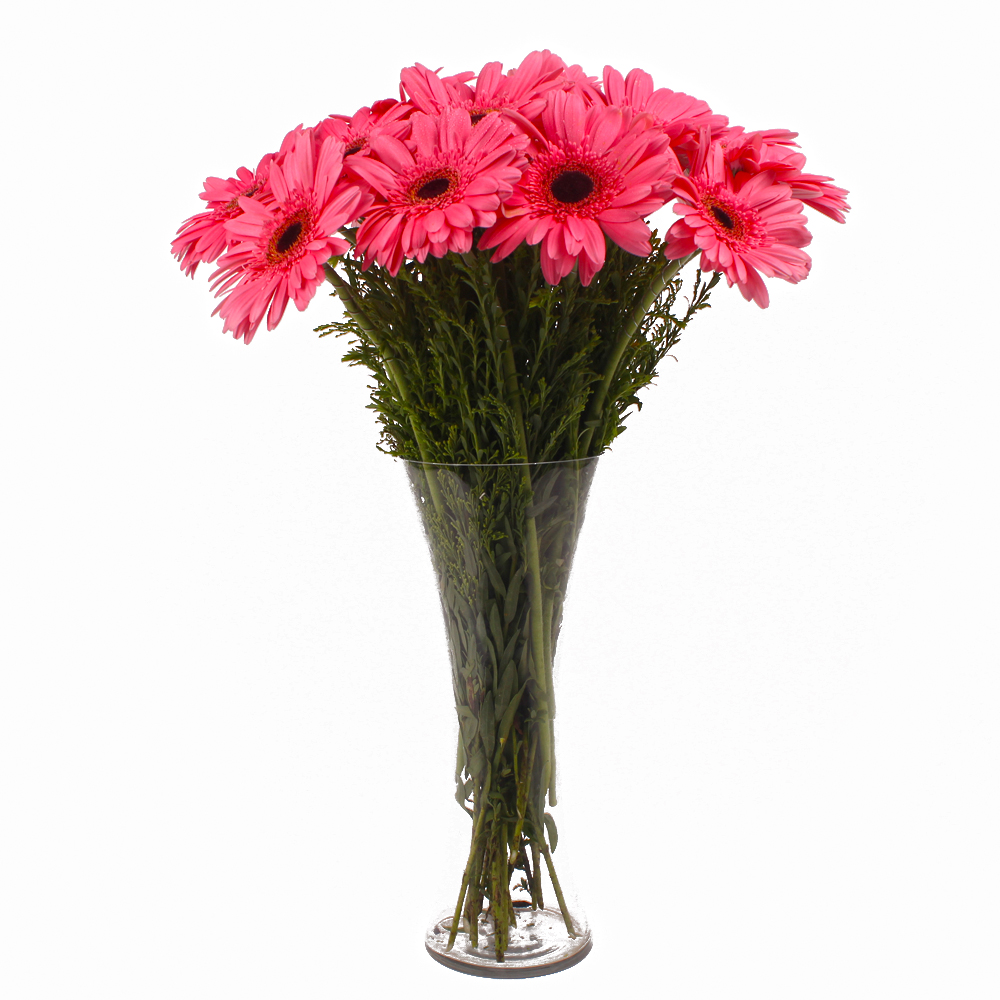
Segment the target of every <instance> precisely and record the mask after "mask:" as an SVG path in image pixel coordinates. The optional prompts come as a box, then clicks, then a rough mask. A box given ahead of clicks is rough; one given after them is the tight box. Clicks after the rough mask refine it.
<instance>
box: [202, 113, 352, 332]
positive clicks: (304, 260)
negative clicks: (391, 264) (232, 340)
mask: <svg viewBox="0 0 1000 1000" xmlns="http://www.w3.org/2000/svg"><path fill="white" fill-rule="evenodd" d="M285 148H286V151H285V154H284V158H283V160H282V162H281V163H280V164H278V163H273V164H272V166H271V173H270V187H271V191H272V193H273V195H274V201H273V203H271V204H265V203H263V202H259V201H254V200H252V199H250V198H246V197H241V198H240V199H239V205H240V208H242V209H243V214H242V215H240V216H237V217H236V218H234V219H231V220H229V221H228V222H226V229H227V231H228V232H229V233H230V234H231V235H232V236H233V237H234V239H235V241H236V242H235V244H234V246H233V247H232V249H231V250H230V251H229V252H228V253H227V254H226V255H225V256H224V257H222V258H221V259H220V260H219V269H218V270H217V271H216V272H215V274H213V275H212V278H213V279H214V280H215V284H214V285H213V287H214V288H216V289H217V291H216V294H217V295H222V294H223V293H227V294H226V297H225V298H224V299H223V300H222V302H221V303H219V305H218V306H217V307H216V309H215V312H216V313H218V314H219V315H221V316H222V318H223V319H224V320H225V325H224V327H223V329H224V330H231V331H232V333H233V336H234V337H236V338H237V339H239V338H240V337H242V338H243V339H244V341H245V342H246V343H248V344H249V343H250V341H251V339H252V338H253V335H254V334H255V333H256V332H257V328H258V327H259V326H260V324H261V323H262V322H263V320H264V317H265V315H266V316H267V328H268V329H269V330H273V329H274V328H275V327H276V326H277V325H278V323H279V322H280V320H281V317H282V316H283V315H284V312H285V307H286V306H287V305H288V301H289V299H291V301H293V302H294V303H295V305H296V307H297V308H298V309H300V310H301V309H305V307H306V306H307V305H308V304H309V302H310V300H311V299H312V297H313V296H314V295H315V294H316V289H317V287H318V286H319V285H320V284H321V283H322V282H323V278H324V274H323V264H325V263H326V261H328V260H329V259H330V257H331V256H333V255H334V254H341V253H344V251H345V250H347V249H348V247H349V246H350V244H349V243H348V242H347V241H346V240H344V239H341V238H339V237H336V236H333V235H331V234H332V233H335V232H336V231H337V230H338V229H339V228H340V227H341V226H343V225H345V224H347V223H348V222H351V221H352V220H354V219H356V218H357V217H358V215H360V214H361V212H363V211H364V209H365V207H366V205H367V204H368V203H369V202H370V200H371V199H370V197H369V196H367V193H366V192H365V191H364V189H363V188H362V187H361V186H359V185H358V184H356V183H351V182H349V181H345V180H342V179H341V167H342V162H343V151H344V145H343V143H342V142H339V141H338V140H337V139H335V138H334V137H333V136H328V137H327V138H326V139H324V140H323V141H322V143H320V145H319V148H318V150H315V149H314V136H313V130H312V129H304V130H302V131H297V132H296V134H295V135H294V137H293V138H292V139H291V140H290V141H289V142H288V143H286V144H285ZM213 315H214V314H213Z"/></svg>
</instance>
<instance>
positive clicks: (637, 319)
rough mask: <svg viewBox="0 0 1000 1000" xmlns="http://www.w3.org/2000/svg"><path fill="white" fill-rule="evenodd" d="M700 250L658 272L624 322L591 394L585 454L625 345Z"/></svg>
mask: <svg viewBox="0 0 1000 1000" xmlns="http://www.w3.org/2000/svg"><path fill="white" fill-rule="evenodd" d="M700 252H701V251H698V252H697V253H693V254H689V255H688V256H687V257H682V258H681V259H680V260H672V261H671V262H670V263H669V264H667V266H666V267H665V268H664V269H663V270H662V271H661V272H660V273H659V274H658V275H657V276H656V278H655V279H654V280H653V281H652V282H651V284H650V286H649V288H648V289H647V290H646V294H645V295H643V297H642V298H641V299H640V300H639V301H638V302H637V303H636V305H635V308H634V309H633V310H632V312H631V314H630V315H629V317H628V319H627V320H626V321H625V323H624V325H623V326H622V329H621V333H619V335H618V340H617V341H616V342H615V346H614V348H613V349H612V351H611V354H610V355H609V356H608V363H607V364H606V365H605V366H604V374H603V375H602V376H601V381H600V382H598V383H597V388H596V389H595V390H594V395H593V396H591V398H590V405H589V406H588V407H587V415H586V417H585V421H584V422H589V421H595V423H592V424H591V426H590V427H588V428H587V430H586V432H585V433H584V435H583V448H582V451H583V454H584V455H589V454H590V442H591V440H592V439H593V437H594V428H595V427H596V426H597V424H596V421H598V420H600V418H601V415H602V413H603V410H604V400H605V399H606V398H607V395H608V391H609V390H610V388H611V383H612V381H614V377H615V375H616V374H617V373H618V365H619V364H620V363H621V359H622V355H623V354H624V353H625V348H626V347H628V345H629V344H630V343H631V342H632V338H633V337H634V336H635V331H636V330H638V329H639V324H640V323H641V322H642V321H643V319H644V318H645V316H646V313H648V312H649V310H650V309H652V308H653V303H654V302H655V301H656V300H657V299H658V298H659V297H660V295H662V294H663V292H664V290H665V289H666V287H667V285H669V284H670V282H671V281H673V279H674V277H675V276H676V274H677V272H678V271H679V270H680V269H681V268H682V267H684V265H685V264H688V263H690V262H691V261H692V260H694V258H695V257H697V256H698V253H700Z"/></svg>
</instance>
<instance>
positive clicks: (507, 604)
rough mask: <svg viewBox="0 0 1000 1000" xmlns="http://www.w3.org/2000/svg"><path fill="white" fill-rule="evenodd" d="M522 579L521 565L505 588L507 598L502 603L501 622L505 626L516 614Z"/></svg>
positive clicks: (522, 566)
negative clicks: (502, 621)
mask: <svg viewBox="0 0 1000 1000" xmlns="http://www.w3.org/2000/svg"><path fill="white" fill-rule="evenodd" d="M523 579H524V565H523V564H522V565H521V566H519V567H518V568H517V570H516V572H515V573H514V575H513V576H512V577H511V578H510V584H509V585H508V587H507V596H506V597H505V599H504V602H503V620H504V622H505V624H507V625H509V624H510V623H511V622H512V621H513V620H514V615H515V614H516V613H517V599H518V597H519V596H520V593H521V581H522V580H523Z"/></svg>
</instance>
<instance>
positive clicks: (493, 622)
mask: <svg viewBox="0 0 1000 1000" xmlns="http://www.w3.org/2000/svg"><path fill="white" fill-rule="evenodd" d="M490 632H491V633H492V634H493V642H494V643H495V644H496V648H497V649H498V650H501V649H503V648H504V642H503V628H502V627H501V625H500V612H499V611H498V610H497V605H496V602H495V601H491V602H490Z"/></svg>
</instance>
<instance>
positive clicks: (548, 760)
mask: <svg viewBox="0 0 1000 1000" xmlns="http://www.w3.org/2000/svg"><path fill="white" fill-rule="evenodd" d="M488 287H490V288H491V289H492V290H493V293H494V294H493V296H492V301H491V306H492V312H493V321H494V328H495V330H496V332H497V334H498V335H499V339H500V341H501V343H502V344H503V371H504V390H505V392H506V394H507V397H508V402H509V404H510V406H511V408H512V409H513V411H514V416H515V418H516V423H517V437H518V446H519V448H520V449H521V454H522V455H523V456H524V461H525V462H528V461H529V455H528V436H527V434H526V433H525V429H524V416H523V414H522V412H521V394H520V392H519V391H518V385H517V368H516V366H515V364H514V345H513V344H512V343H511V340H510V330H508V328H507V321H506V320H505V319H504V315H503V310H502V309H501V308H500V305H499V303H498V302H497V300H496V292H495V288H494V287H493V286H492V285H490V286H488ZM480 301H481V297H480ZM522 475H523V476H524V485H525V487H526V488H527V490H528V495H529V496H534V492H533V487H532V483H531V470H530V469H529V468H528V466H527V465H525V466H524V468H523V470H522ZM527 535H528V544H527V550H528V551H527V556H528V593H529V595H530V598H531V654H532V658H533V659H534V664H535V682H536V683H537V684H538V687H539V689H540V690H541V693H542V694H543V696H544V697H545V708H546V712H545V715H544V716H543V717H542V719H540V720H539V726H538V728H539V733H540V735H541V740H542V782H543V786H544V787H545V788H546V789H547V790H548V795H549V803H550V804H551V805H555V804H556V784H555V772H556V766H555V749H554V740H553V727H552V718H553V716H554V714H555V704H554V702H553V700H552V696H553V690H552V663H551V657H550V655H549V649H548V643H546V641H545V607H544V601H543V597H542V570H541V561H540V558H539V552H538V528H537V526H536V524H535V518H534V517H532V516H529V517H528V519H527Z"/></svg>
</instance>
